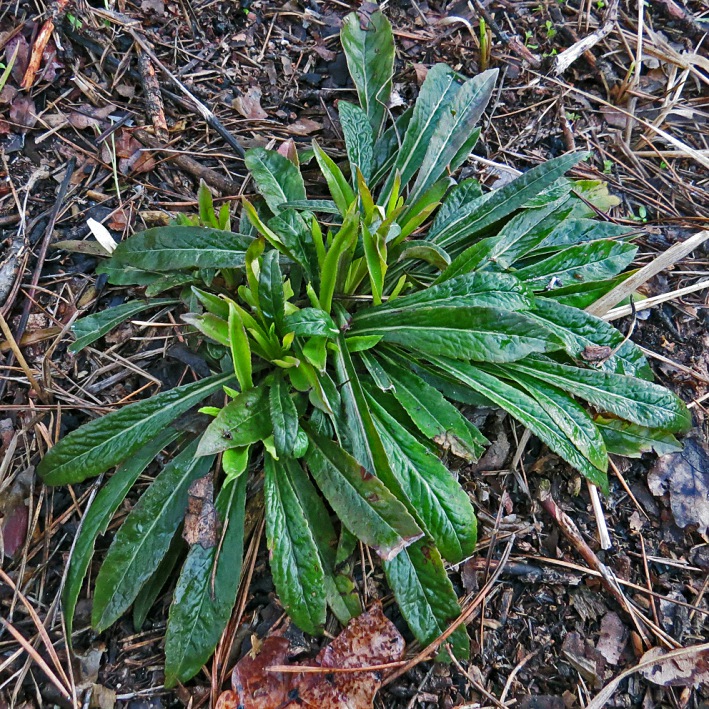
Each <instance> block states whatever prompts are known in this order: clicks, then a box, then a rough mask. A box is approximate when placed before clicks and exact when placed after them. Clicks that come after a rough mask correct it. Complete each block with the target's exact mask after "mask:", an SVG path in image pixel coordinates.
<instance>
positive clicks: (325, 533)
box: [280, 438, 362, 625]
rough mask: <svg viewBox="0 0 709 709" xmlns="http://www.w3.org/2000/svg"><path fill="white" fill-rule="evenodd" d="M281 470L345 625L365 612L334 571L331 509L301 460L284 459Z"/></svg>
mask: <svg viewBox="0 0 709 709" xmlns="http://www.w3.org/2000/svg"><path fill="white" fill-rule="evenodd" d="M306 440H307V438H306ZM280 471H281V474H283V475H286V476H288V479H289V482H290V485H291V486H292V488H293V491H294V492H295V494H296V495H297V497H298V502H299V503H300V507H301V509H302V511H303V515H304V516H305V519H306V520H307V523H308V525H309V526H310V531H311V532H312V535H313V539H314V540H315V544H316V546H317V551H318V555H319V556H320V561H321V562H322V567H323V571H324V574H325V576H324V588H325V596H326V598H327V604H328V605H329V606H330V608H332V612H333V613H334V614H335V616H336V617H337V619H338V620H339V621H340V623H342V624H343V625H346V624H347V623H348V622H349V620H350V619H351V618H353V617H354V616H357V615H359V614H360V613H361V612H362V607H361V604H360V602H359V597H358V595H357V591H356V589H355V588H353V587H352V585H351V579H349V577H347V576H345V575H344V574H342V573H340V572H335V567H336V565H337V558H336V552H337V535H336V534H335V528H334V527H333V525H332V522H331V521H330V512H329V511H328V509H327V508H326V507H325V503H324V502H323V499H322V497H320V494H319V493H318V491H317V489H316V488H315V486H314V485H313V483H312V482H311V480H310V478H309V477H308V475H307V473H306V472H305V471H304V470H303V468H302V467H301V466H300V464H299V463H298V462H296V461H295V460H293V459H292V458H285V459H284V460H283V461H282V467H281V468H280ZM345 532H346V530H345ZM341 587H342V588H341Z"/></svg>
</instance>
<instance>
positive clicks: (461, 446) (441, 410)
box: [379, 358, 489, 461]
mask: <svg viewBox="0 0 709 709" xmlns="http://www.w3.org/2000/svg"><path fill="white" fill-rule="evenodd" d="M379 362H380V363H381V365H382V367H383V368H384V371H385V372H386V373H387V375H388V376H389V378H390V380H391V382H392V384H393V385H394V396H395V397H396V399H397V401H398V402H399V403H400V404H401V405H402V406H403V407H404V409H405V410H406V412H407V413H408V414H409V416H410V417H411V420H412V421H413V422H414V423H415V424H416V427H417V428H418V429H419V431H421V433H423V434H424V436H426V437H427V438H430V439H431V440H432V441H434V442H435V443H437V444H438V445H439V446H441V448H443V449H444V450H449V451H450V452H451V453H453V454H454V455H457V456H459V457H461V458H464V459H466V460H470V461H474V460H477V459H478V458H479V457H480V456H481V455H482V454H483V452H484V450H485V449H484V448H483V446H484V445H486V444H488V443H489V441H488V440H487V439H486V438H485V436H483V435H482V433H480V431H478V429H477V428H476V427H475V426H473V424H472V423H470V421H468V420H467V419H466V418H465V416H463V414H461V413H460V411H459V410H458V409H457V407H455V406H453V404H451V403H450V402H449V401H448V400H447V399H446V398H445V397H444V396H443V395H442V394H441V393H440V392H439V391H438V390H437V389H434V388H433V387H432V386H431V385H430V384H427V383H426V382H425V381H424V380H423V379H421V377H419V376H418V375H416V374H414V373H413V372H412V371H411V370H410V369H406V368H404V367H403V366H400V365H401V364H403V362H399V363H398V364H395V363H394V362H393V361H392V360H389V359H383V358H380V359H379Z"/></svg>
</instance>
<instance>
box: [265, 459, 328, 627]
mask: <svg viewBox="0 0 709 709" xmlns="http://www.w3.org/2000/svg"><path fill="white" fill-rule="evenodd" d="M264 470H265V473H266V475H265V479H264V492H265V498H266V539H267V540H268V549H269V552H270V557H271V571H272V572H273V581H274V583H275V585H276V589H277V590H278V596H279V598H280V601H281V603H282V604H283V607H284V608H285V610H286V611H287V613H288V615H289V616H290V617H291V618H293V620H294V621H295V623H296V624H297V625H298V627H300V629H301V630H304V631H305V632H306V633H310V634H311V635H320V634H321V633H322V628H323V625H324V623H325V618H326V610H327V609H326V599H325V584H324V582H325V572H324V571H323V566H322V562H321V560H320V556H319V555H318V549H317V545H316V543H315V539H314V538H313V533H312V531H311V529H310V526H309V525H308V521H307V519H306V518H305V515H304V514H303V508H302V507H301V504H300V500H299V499H298V496H297V495H296V493H295V490H294V489H293V486H292V484H291V480H290V478H289V477H288V475H287V474H286V472H285V471H284V469H283V466H282V465H281V464H279V462H277V461H275V460H273V458H271V456H270V455H266V457H265V460H264Z"/></svg>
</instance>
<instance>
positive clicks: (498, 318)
mask: <svg viewBox="0 0 709 709" xmlns="http://www.w3.org/2000/svg"><path fill="white" fill-rule="evenodd" d="M350 334H351V335H381V336H382V339H383V341H384V342H387V343H390V344H398V345H401V346H403V347H406V348H407V349H410V350H412V351H414V352H421V353H423V354H426V355H429V354H432V355H448V356H451V357H456V358H458V359H466V360H471V359H472V360H476V361H481V362H512V361H514V360H517V359H521V358H522V357H525V356H526V355H527V354H529V353H531V352H551V351H553V350H558V349H559V348H560V347H561V341H560V340H559V339H558V338H557V337H556V336H555V335H554V334H553V333H551V332H550V331H549V330H548V329H547V328H544V327H542V326H540V325H538V324H537V323H536V322H535V321H534V320H532V319H531V318H529V317H527V316H526V315H524V314H523V313H514V312H510V311H507V310H502V309H501V308H476V307H468V306H462V307H448V306H440V305H434V306H430V307H429V306H426V305H418V306H414V307H406V308H394V307H392V308H390V309H387V310H382V311H381V312H377V313H368V314H367V315H366V317H364V316H363V317H362V319H361V320H360V318H359V317H358V316H357V315H355V317H354V318H353V319H352V329H351V330H350Z"/></svg>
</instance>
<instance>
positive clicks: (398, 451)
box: [370, 398, 477, 563]
mask: <svg viewBox="0 0 709 709" xmlns="http://www.w3.org/2000/svg"><path fill="white" fill-rule="evenodd" d="M370 406H371V407H372V410H373V411H374V413H375V416H376V419H377V420H378V422H379V425H378V429H379V432H380V435H381V437H382V442H383V443H384V448H385V449H386V452H387V455H388V456H389V460H390V462H391V467H392V470H393V471H394V474H395V475H396V476H397V478H398V479H399V482H400V483H401V486H402V487H403V489H404V492H405V493H406V496H407V497H408V499H409V501H410V502H411V505H412V506H413V508H414V509H415V510H416V514H417V516H418V517H419V519H420V520H421V521H422V523H423V525H424V527H425V531H426V532H427V533H428V534H429V535H430V536H431V538H432V539H433V540H434V541H435V542H436V546H437V547H438V550H439V551H440V552H441V554H442V555H443V557H444V558H445V559H446V560H447V561H450V562H451V563H457V562H459V561H462V560H463V559H464V558H465V557H467V556H470V555H471V554H472V553H473V550H474V549H475V542H476V540H477V522H476V519H475V512H474V510H473V507H472V505H471V504H470V499H469V498H468V495H467V494H466V493H465V492H464V490H463V488H462V487H461V486H460V485H459V483H458V482H457V481H456V480H455V478H454V477H453V475H452V474H451V473H450V471H448V470H447V468H446V467H445V466H444V465H443V464H442V463H441V461H440V460H439V459H438V458H437V457H436V456H435V455H433V454H432V453H431V452H430V451H428V450H427V449H426V448H425V447H424V446H423V445H421V443H419V442H418V441H417V440H416V438H414V436H412V435H411V434H410V433H409V432H408V431H406V430H405V429H404V428H402V426H401V425H400V424H399V423H398V422H397V421H396V420H395V419H394V418H392V417H391V416H389V414H388V413H387V412H386V410H385V409H384V408H382V407H381V406H379V405H378V404H377V403H376V401H375V400H374V398H370Z"/></svg>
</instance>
